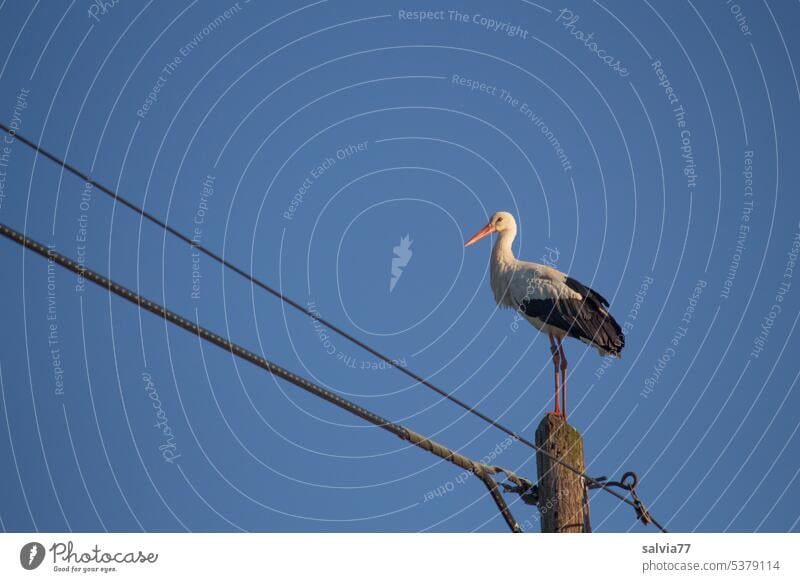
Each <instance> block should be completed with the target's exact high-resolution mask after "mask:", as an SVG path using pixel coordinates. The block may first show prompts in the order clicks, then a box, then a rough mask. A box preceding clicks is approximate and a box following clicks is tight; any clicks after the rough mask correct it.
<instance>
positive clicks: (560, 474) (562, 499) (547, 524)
mask: <svg viewBox="0 0 800 582" xmlns="http://www.w3.org/2000/svg"><path fill="white" fill-rule="evenodd" d="M536 446H537V448H541V449H544V450H545V451H547V452H548V453H550V454H551V455H552V456H553V457H555V458H557V459H559V460H561V461H563V462H564V463H566V464H568V465H570V466H571V467H574V468H576V469H578V470H579V471H581V473H585V472H586V462H585V460H584V457H583V437H581V435H580V433H579V432H578V431H577V430H575V429H574V428H573V427H571V426H570V425H569V424H567V421H565V420H564V419H563V418H562V417H561V416H556V415H555V414H546V415H545V417H544V418H543V419H542V422H540V423H539V428H537V429H536ZM536 473H537V477H538V479H539V513H540V514H541V520H542V532H543V533H552V532H555V533H584V532H586V533H588V532H590V531H592V530H591V525H590V522H589V499H588V495H587V491H586V483H585V482H584V478H583V477H581V476H580V475H576V474H575V473H574V472H573V471H570V470H569V469H567V468H566V467H564V466H563V465H560V464H559V463H556V462H555V461H553V460H552V459H550V458H548V457H546V456H545V455H543V454H542V453H540V452H537V453H536Z"/></svg>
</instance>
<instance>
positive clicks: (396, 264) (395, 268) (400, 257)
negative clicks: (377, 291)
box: [389, 234, 414, 293]
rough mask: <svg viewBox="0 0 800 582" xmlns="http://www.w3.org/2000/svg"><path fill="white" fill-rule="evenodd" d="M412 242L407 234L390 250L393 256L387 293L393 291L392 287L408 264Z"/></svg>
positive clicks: (411, 253) (411, 252)
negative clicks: (392, 251)
mask: <svg viewBox="0 0 800 582" xmlns="http://www.w3.org/2000/svg"><path fill="white" fill-rule="evenodd" d="M413 242H414V241H413V240H411V236H410V235H408V234H407V235H406V236H404V237H402V238H401V239H400V244H399V245H397V246H396V247H394V249H392V250H394V255H395V256H394V257H392V278H391V280H390V281H389V293H391V292H392V291H394V286H395V285H397V282H398V281H399V280H400V277H401V275H402V274H403V267H405V266H406V265H408V262H409V261H410V260H411V255H413V254H414V253H413V251H412V250H411V244H412V243H413Z"/></svg>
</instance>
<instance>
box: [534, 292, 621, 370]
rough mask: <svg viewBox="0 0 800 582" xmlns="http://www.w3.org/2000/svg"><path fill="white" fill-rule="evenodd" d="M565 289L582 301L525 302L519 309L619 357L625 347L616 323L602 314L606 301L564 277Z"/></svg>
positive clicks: (604, 312)
mask: <svg viewBox="0 0 800 582" xmlns="http://www.w3.org/2000/svg"><path fill="white" fill-rule="evenodd" d="M567 285H568V286H569V287H570V288H571V289H572V290H574V291H576V292H578V293H580V294H581V295H583V297H584V299H582V300H581V299H527V300H525V301H523V302H521V303H520V306H519V309H520V311H522V312H523V313H525V314H526V315H527V316H529V317H535V318H536V319H539V320H541V321H543V322H545V323H547V324H549V325H552V326H553V327H557V328H558V329H561V330H563V331H564V332H566V333H567V335H569V336H571V337H574V338H577V339H580V340H583V341H585V342H588V343H590V344H592V345H594V346H597V347H598V348H600V349H601V350H602V351H604V352H607V353H609V354H612V355H615V356H619V355H620V353H621V352H622V348H623V347H625V335H624V334H623V333H622V328H621V327H620V326H619V324H618V323H617V322H616V320H615V319H614V318H613V317H612V316H611V314H609V313H608V311H606V310H605V308H604V306H607V305H608V301H607V300H606V299H605V298H604V297H603V296H602V295H600V294H599V293H597V292H595V291H593V290H592V289H589V288H588V287H586V286H585V285H582V284H581V283H579V282H577V281H575V279H572V278H569V277H567Z"/></svg>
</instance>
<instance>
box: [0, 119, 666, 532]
mask: <svg viewBox="0 0 800 582" xmlns="http://www.w3.org/2000/svg"><path fill="white" fill-rule="evenodd" d="M0 129H2V130H3V131H5V132H6V133H8V134H9V135H11V136H12V137H15V138H16V139H18V140H20V141H21V142H22V143H24V144H25V145H27V146H28V147H30V148H32V149H33V150H35V151H36V153H37V154H41V155H43V156H45V157H46V158H48V159H49V160H51V161H52V162H54V163H55V164H57V165H59V166H61V167H62V168H64V169H65V170H67V171H69V172H70V173H72V174H74V175H75V176H77V177H78V178H80V179H81V180H83V181H84V182H86V183H88V184H91V185H92V186H93V187H95V188H97V189H98V190H100V191H101V192H103V193H104V194H106V195H107V196H110V197H111V198H112V199H114V200H115V201H117V202H119V203H121V204H123V205H124V206H127V207H128V208H130V209H131V210H133V211H134V212H136V213H137V214H139V215H140V216H142V217H144V218H146V219H147V220H149V221H150V222H152V223H153V224H155V225H157V226H159V227H161V228H162V229H164V230H165V231H167V232H169V233H170V234H172V235H173V236H175V237H177V238H178V239H180V240H182V241H184V242H185V243H187V244H189V245H190V246H191V247H192V248H194V249H197V250H198V251H200V252H202V253H203V254H205V255H206V256H208V257H209V258H211V259H213V260H214V261H216V262H217V263H219V264H220V265H223V266H225V267H227V268H228V269H230V270H232V271H233V272H234V273H237V274H238V275H241V276H242V277H244V278H245V279H247V280H248V281H249V282H250V283H252V284H254V285H256V286H257V287H260V288H261V289H263V290H264V291H267V292H268V293H270V294H272V295H273V296H275V297H277V298H278V299H280V300H281V301H283V302H284V303H286V304H287V305H290V306H291V307H293V308H294V309H296V310H298V311H300V312H301V313H304V314H305V315H307V316H308V317H310V318H312V319H314V320H316V321H319V322H320V323H321V324H323V325H325V326H326V327H328V328H329V329H330V330H332V331H334V332H335V333H337V334H338V335H340V336H341V337H343V338H345V339H346V340H348V341H349V342H351V343H353V344H354V345H357V346H358V347H360V348H362V349H363V350H365V351H367V352H369V353H370V354H372V355H373V356H375V357H376V358H379V359H381V360H382V361H384V362H385V363H387V364H388V365H390V366H392V367H393V368H395V369H397V370H399V371H400V372H402V373H404V374H405V375H407V376H408V377H410V378H412V379H413V380H415V381H417V382H419V383H420V384H422V385H423V386H425V387H427V388H429V389H431V390H433V391H434V392H436V393H437V394H439V395H441V396H442V397H443V398H445V399H447V400H449V401H450V402H453V403H454V404H456V405H458V406H460V407H461V408H463V409H464V410H466V411H467V412H469V413H470V414H473V415H475V416H477V417H478V418H480V419H481V420H483V421H484V422H486V423H487V424H489V425H491V426H493V427H495V428H497V429H498V430H500V431H502V432H504V433H505V434H506V435H508V436H510V437H511V438H513V439H514V440H516V441H518V442H520V443H522V444H524V445H525V446H527V447H529V448H531V449H533V450H534V451H536V452H539V453H541V454H543V455H545V456H546V457H548V458H549V459H550V460H552V461H553V462H554V463H557V464H559V465H561V466H562V467H564V468H566V469H568V470H569V471H572V472H573V473H575V474H576V475H580V476H581V477H583V478H584V479H585V480H586V483H587V485H588V486H590V488H593V489H602V490H604V491H607V492H608V493H610V494H611V495H613V496H614V497H616V498H617V499H619V500H620V501H622V502H624V503H626V504H628V505H630V506H631V507H633V508H634V509H635V510H636V509H637V504H636V502H635V501H632V500H631V499H628V498H626V497H625V496H624V495H621V494H620V493H618V492H617V491H615V490H613V489H611V488H610V486H607V485H606V484H605V483H603V482H601V481H599V480H597V479H595V478H593V477H590V476H588V475H586V474H585V473H583V472H582V471H580V470H579V469H576V468H575V467H572V466H571V465H569V464H568V463H566V462H564V461H562V460H561V459H559V458H556V457H554V456H553V455H551V454H550V453H549V452H547V451H545V450H544V449H542V448H541V447H537V446H536V445H535V444H534V443H533V442H531V441H530V440H528V439H526V438H525V437H523V436H522V435H519V434H517V433H516V432H515V431H513V430H511V429H510V428H508V427H506V426H505V425H503V424H501V423H499V422H498V421H496V420H494V419H492V418H490V417H489V416H487V415H485V414H484V413H482V412H480V411H479V410H477V409H476V408H475V407H474V406H470V405H469V404H467V403H465V402H463V401H462V400H461V399H459V398H457V397H456V396H454V395H453V394H451V393H450V392H447V391H446V390H443V389H441V388H439V387H437V386H436V385H434V384H433V383H431V382H430V381H429V380H426V379H425V378H423V377H422V376H420V375H419V374H417V373H416V372H413V371H412V370H410V369H409V368H407V367H406V366H403V365H402V364H400V362H399V361H398V360H393V359H391V358H389V357H388V356H385V355H384V354H382V353H380V352H379V351H377V350H375V349H374V348H372V347H370V346H369V345H367V344H365V343H364V342H362V341H361V340H359V339H358V338H356V337H354V336H352V335H350V334H349V333H348V332H346V331H344V330H343V329H341V328H339V327H338V326H336V325H334V324H332V323H330V322H329V321H327V320H325V319H323V318H322V317H319V314H317V313H313V312H311V311H310V310H308V309H306V308H305V307H303V306H302V305H301V304H300V303H298V302H296V301H294V300H293V299H291V298H289V297H287V296H286V295H284V294H283V293H281V292H280V291H278V290H277V289H274V288H273V287H271V286H269V285H267V284H266V283H264V282H262V281H261V280H259V279H257V278H256V277H255V276H254V275H252V274H250V273H248V272H247V271H244V270H243V269H241V268H239V267H237V266H236V265H234V264H233V263H231V262H229V261H227V260H225V259H223V258H222V257H220V256H219V255H217V254H216V253H214V252H213V251H211V250H209V249H207V248H205V247H204V246H202V245H200V244H197V243H196V242H195V241H193V240H192V239H191V238H189V237H187V236H186V235H185V234H183V233H181V232H180V231H178V230H176V229H175V228H173V227H171V226H169V225H168V224H166V223H165V222H163V221H161V220H160V219H158V218H156V217H155V216H153V215H152V214H150V213H149V212H147V211H145V210H144V209H142V208H140V207H138V206H136V205H135V204H134V203H132V202H130V201H129V200H127V199H125V198H123V197H122V196H120V195H119V194H117V193H116V192H114V191H113V190H111V189H110V188H107V187H106V186H103V185H102V184H100V183H99V182H97V181H95V180H94V179H92V178H91V177H89V176H88V175H87V174H85V173H83V172H81V171H80V170H78V169H77V168H75V167H74V166H72V165H71V164H68V163H67V162H66V161H64V160H62V159H60V158H58V157H57V156H55V155H54V154H51V153H50V152H49V151H47V150H45V149H43V148H42V147H41V146H40V145H39V144H37V143H35V142H33V141H31V140H29V139H28V138H26V137H24V136H22V135H20V134H19V133H17V132H16V131H14V130H12V129H10V128H9V127H7V126H6V125H4V124H3V123H0ZM6 228H7V227H6ZM9 230H10V229H9ZM12 232H13V231H12ZM637 511H638V510H637ZM650 518H651V522H652V523H653V524H654V525H655V526H656V527H658V528H659V529H660V530H661V531H662V532H666V530H665V529H664V528H663V527H661V526H660V525H659V524H658V522H657V521H655V520H654V519H652V516H650Z"/></svg>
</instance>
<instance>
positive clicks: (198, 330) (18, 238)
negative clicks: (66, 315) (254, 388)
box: [0, 223, 533, 533]
mask: <svg viewBox="0 0 800 582" xmlns="http://www.w3.org/2000/svg"><path fill="white" fill-rule="evenodd" d="M0 234H2V235H3V236H5V237H7V238H9V239H11V240H12V241H14V242H16V243H18V244H20V245H21V246H23V247H24V248H27V249H29V250H31V251H33V252H35V253H37V254H39V255H41V256H42V257H44V258H46V259H47V260H48V261H52V262H54V263H57V264H58V265H61V266H62V267H64V268H66V269H68V270H70V271H72V272H73V273H76V274H78V275H79V276H80V277H83V278H84V279H86V280H88V281H91V282H92V283H95V284H96V285H98V286H100V287H103V288H105V289H108V290H109V291H110V292H112V293H114V294H116V295H118V296H120V297H122V298H123V299H127V300H128V301H130V302H131V303H134V304H136V305H138V306H139V307H140V308H143V309H145V310H147V311H149V312H150V313H152V314H154V315H157V316H159V317H161V318H163V319H165V320H167V321H168V322H170V323H172V324H175V325H177V326H178V327H181V328H183V329H185V330H186V331H188V332H190V333H193V334H195V335H197V336H199V337H200V338H202V339H204V340H206V341H207V342H210V343H212V344H214V345H216V346H218V347H220V348H222V349H223V350H225V351H227V352H230V353H231V354H233V355H234V356H237V357H239V358H242V359H243V360H246V361H248V362H250V363H251V364H254V365H256V366H258V367H259V368H262V369H264V370H266V371H267V372H269V373H270V374H272V375H274V376H277V377H279V378H282V379H284V380H286V381H287V382H290V383H292V384H294V385H295V386H297V387H299V388H302V389H303V390H305V391H306V392H309V393H311V394H313V395H314V396H317V397H319V398H322V399H324V400H327V401H328V402H330V403H331V404H333V405H335V406H338V407H339V408H341V409H343V410H345V411H347V412H349V413H350V414H354V415H356V416H358V417H359V418H361V419H363V420H366V421H367V422H369V423H371V424H373V425H375V426H377V427H379V428H382V429H384V430H386V431H389V432H390V433H392V434H394V435H396V436H398V437H400V438H401V439H403V440H405V441H408V442H409V443H411V444H413V445H414V446H416V447H419V448H421V449H422V450H424V451H427V452H429V453H432V454H434V455H436V456H437V457H440V458H441V459H444V460H445V461H448V462H450V463H453V464H454V465H456V466H457V467H460V468H462V469H466V470H468V471H470V472H471V473H473V474H474V475H476V476H477V477H478V478H479V479H480V480H481V481H482V482H483V484H484V485H486V488H487V489H488V491H489V494H490V496H491V498H492V500H493V501H494V502H495V504H496V505H497V509H498V511H499V512H500V514H501V515H502V517H503V519H504V520H505V522H506V524H507V525H508V527H509V528H510V529H511V531H512V532H514V533H522V528H521V527H520V525H519V523H518V522H517V520H516V519H515V518H514V516H513V515H512V513H511V510H510V509H509V507H508V505H507V504H506V501H505V499H504V498H503V496H502V495H501V494H500V491H499V488H498V487H497V483H496V482H495V480H494V479H492V477H491V475H493V474H497V473H505V475H506V477H507V478H508V479H509V480H510V481H512V482H513V483H516V484H517V485H518V486H520V487H521V488H524V489H526V490H527V489H530V488H531V487H532V485H533V484H532V483H531V482H530V481H528V480H527V479H522V478H520V477H517V476H516V475H515V474H514V473H512V472H511V471H508V470H506V469H503V468H502V467H497V466H493V465H486V464H485V463H481V462H479V461H475V460H473V459H470V458H469V457H466V456H464V455H462V454H460V453H457V452H455V451H453V450H452V449H449V448H448V447H445V446H444V445H442V444H440V443H438V442H436V441H433V440H430V439H429V438H427V437H425V436H423V435H421V434H419V433H417V432H415V431H413V430H411V429H410V428H407V427H405V426H403V425H400V424H396V423H393V422H391V421H389V420H386V419H385V418H383V417H382V416H379V415H377V414H375V413H374V412H372V411H370V410H367V409H366V408H363V407H361V406H359V405H357V404H355V403H354V402H351V401H349V400H347V399H345V398H342V397H341V396H339V395H338V394H336V393H334V392H331V391H330V390H326V389H325V388H322V387H321V386H318V385H317V384H314V383H313V382H311V381H310V380H308V379H306V378H303V377H302V376H298V375H297V374H295V373H293V372H291V371H290V370H287V369H286V368H283V367H282V366H279V365H278V364H276V363H274V362H272V361H270V360H267V359H266V358H263V357H261V356H259V355H257V354H255V353H253V352H251V351H250V350H247V349H246V348H243V347H242V346H240V345H238V344H235V343H233V342H232V341H231V340H229V339H228V338H225V337H223V336H220V335H217V334H215V333H214V332H212V331H210V330H208V329H206V328H204V327H201V326H200V325H198V324H196V323H194V322H193V321H190V320H188V319H186V318H185V317H182V316H180V315H178V314H177V313H175V312H174V311H170V310H169V309H167V308H165V307H162V306H161V305H159V304H158V303H155V302H153V301H150V300H149V299H147V298H144V297H142V296H141V295H139V294H137V293H135V292H133V291H131V290H130V289H127V288H125V287H123V286H122V285H119V284H118V283H115V282H114V281H112V280H111V279H107V278H106V277H103V276H102V275H100V274H99V273H95V272H94V271H91V270H89V269H87V268H86V267H84V266H83V265H81V264H79V263H77V262H76V261H73V260H72V259H70V258H68V257H65V256H64V255H62V254H60V253H57V252H55V251H54V250H53V249H51V248H47V247H45V246H44V245H42V244H41V243H39V242H37V241H35V240H33V239H31V238H28V237H26V236H24V235H22V234H20V233H19V232H17V231H15V230H14V229H12V228H9V227H8V226H6V225H5V224H2V223H0Z"/></svg>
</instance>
